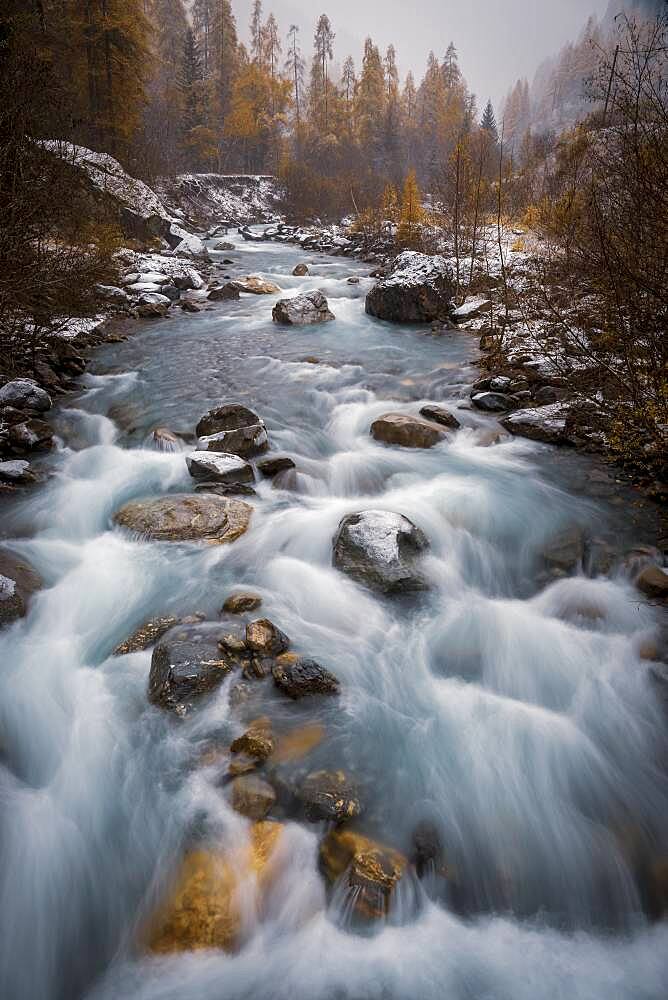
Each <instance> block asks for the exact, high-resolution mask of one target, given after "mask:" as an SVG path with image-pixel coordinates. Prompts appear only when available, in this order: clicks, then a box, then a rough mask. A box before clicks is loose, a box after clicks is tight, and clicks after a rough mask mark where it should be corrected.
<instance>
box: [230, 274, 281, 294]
mask: <svg viewBox="0 0 668 1000" xmlns="http://www.w3.org/2000/svg"><path fill="white" fill-rule="evenodd" d="M232 285H233V286H234V287H235V288H238V289H239V291H240V292H251V294H252V295H278V293H279V292H280V288H279V287H278V285H277V284H275V282H273V281H267V280H266V278H261V277H260V276H259V275H258V274H249V275H247V276H246V277H244V278H237V279H236V280H235V281H233V282H232Z"/></svg>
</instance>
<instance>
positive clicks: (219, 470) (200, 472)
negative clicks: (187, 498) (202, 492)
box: [186, 451, 255, 483]
mask: <svg viewBox="0 0 668 1000" xmlns="http://www.w3.org/2000/svg"><path fill="white" fill-rule="evenodd" d="M186 464H187V466H188V472H189V473H190V475H191V476H192V477H193V479H200V480H206V481H207V482H217V483H252V482H253V480H254V479H255V476H254V474H253V469H252V467H251V466H250V465H249V464H248V462H245V461H244V460H243V458H239V456H238V455H231V454H226V453H225V452H215V451H194V452H192V454H190V455H187V456H186Z"/></svg>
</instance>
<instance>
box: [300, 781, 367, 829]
mask: <svg viewBox="0 0 668 1000" xmlns="http://www.w3.org/2000/svg"><path fill="white" fill-rule="evenodd" d="M297 796H298V798H299V800H300V801H301V803H302V805H303V807H304V815H305V816H306V819H307V820H308V821H309V822H310V823H319V822H320V821H321V820H327V821H330V822H334V823H344V822H345V821H346V820H349V819H354V818H355V816H359V814H360V812H361V811H362V807H361V805H360V799H359V793H358V790H357V788H356V786H355V784H354V783H353V782H352V781H351V780H350V778H349V777H348V776H347V775H346V774H345V772H344V771H312V772H311V774H309V775H308V776H307V777H306V778H305V780H304V782H303V783H302V784H301V786H300V787H299V789H298V791H297Z"/></svg>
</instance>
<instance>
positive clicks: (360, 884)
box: [320, 827, 408, 920]
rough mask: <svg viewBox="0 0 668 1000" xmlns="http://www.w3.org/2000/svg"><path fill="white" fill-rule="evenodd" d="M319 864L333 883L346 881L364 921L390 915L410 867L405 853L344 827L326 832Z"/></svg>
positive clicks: (352, 900)
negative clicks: (401, 880)
mask: <svg viewBox="0 0 668 1000" xmlns="http://www.w3.org/2000/svg"><path fill="white" fill-rule="evenodd" d="M320 863H321V865H322V868H323V870H324V872H325V875H326V876H327V878H328V879H329V880H330V882H338V880H339V879H341V880H342V881H343V883H344V885H345V886H346V887H347V889H348V890H349V897H350V903H351V905H352V908H353V911H354V913H355V915H356V916H357V917H358V918H360V919H362V920H380V919H382V918H383V917H385V916H387V914H388V912H389V909H390V905H391V902H392V897H393V895H394V891H395V889H396V887H397V884H398V883H399V880H400V879H401V878H402V876H403V875H404V873H405V871H406V868H407V867H408V862H407V860H406V858H405V857H404V855H403V854H400V853H399V852H398V851H395V850H393V849H392V848H391V847H386V846H385V845H384V844H380V843H378V842H377V841H374V840H370V839H369V838H368V837H364V836H363V835H362V834H361V833H356V832H354V831H352V830H348V829H346V828H345V827H343V828H341V827H338V828H336V829H334V830H331V831H330V833H328V834H327V836H326V837H325V839H324V840H323V842H322V843H321V845H320Z"/></svg>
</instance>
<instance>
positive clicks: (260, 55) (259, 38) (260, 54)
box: [250, 0, 264, 66]
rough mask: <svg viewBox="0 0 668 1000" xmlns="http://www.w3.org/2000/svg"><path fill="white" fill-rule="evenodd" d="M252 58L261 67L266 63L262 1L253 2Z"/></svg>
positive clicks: (254, 0) (251, 28)
mask: <svg viewBox="0 0 668 1000" xmlns="http://www.w3.org/2000/svg"><path fill="white" fill-rule="evenodd" d="M250 38H251V56H252V58H253V61H254V62H256V63H257V64H258V65H259V66H261V65H263V62H264V26H263V24H262V0H253V7H252V11H251V20H250Z"/></svg>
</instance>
